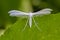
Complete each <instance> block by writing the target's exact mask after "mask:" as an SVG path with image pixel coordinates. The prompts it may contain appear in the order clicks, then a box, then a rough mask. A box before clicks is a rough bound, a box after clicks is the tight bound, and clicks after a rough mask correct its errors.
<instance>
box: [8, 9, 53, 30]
mask: <svg viewBox="0 0 60 40" xmlns="http://www.w3.org/2000/svg"><path fill="white" fill-rule="evenodd" d="M51 11H53V10H52V9H50V8H46V9H43V10H40V11H38V12H35V13H32V12H30V13H26V12H22V11H18V10H11V11H9V12H8V13H10V16H16V17H18V16H28V21H29V26H30V28H31V27H32V19H33V21H34V23H35V26H36V27H37V28H38V29H39V27H38V25H37V23H36V22H35V20H34V18H33V16H36V15H47V14H50V13H51ZM28 21H27V22H26V25H25V27H24V30H25V28H26V26H27V23H28ZM39 30H40V29H39Z"/></svg>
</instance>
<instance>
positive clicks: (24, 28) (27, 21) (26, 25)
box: [22, 19, 28, 31]
mask: <svg viewBox="0 0 60 40" xmlns="http://www.w3.org/2000/svg"><path fill="white" fill-rule="evenodd" d="M27 24H28V19H27V22H26V24H25V27H24V28H23V30H22V31H24V30H25V28H26V27H27Z"/></svg>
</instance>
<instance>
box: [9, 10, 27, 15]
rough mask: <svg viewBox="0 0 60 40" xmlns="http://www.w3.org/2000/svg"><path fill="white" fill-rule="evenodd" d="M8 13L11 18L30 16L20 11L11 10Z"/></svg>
mask: <svg viewBox="0 0 60 40" xmlns="http://www.w3.org/2000/svg"><path fill="white" fill-rule="evenodd" d="M8 13H9V14H10V16H26V15H28V13H25V12H21V11H18V10H11V11H9V12H8Z"/></svg>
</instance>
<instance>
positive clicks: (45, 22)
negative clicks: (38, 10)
mask: <svg viewBox="0 0 60 40" xmlns="http://www.w3.org/2000/svg"><path fill="white" fill-rule="evenodd" d="M34 18H35V21H36V22H37V23H38V27H39V28H40V29H41V30H42V31H39V30H38V29H37V28H36V27H35V24H34V23H33V25H32V27H31V28H30V27H29V25H27V27H26V29H25V30H24V31H22V30H23V28H24V26H25V24H26V20H27V19H26V18H24V19H19V20H18V21H17V22H16V23H15V24H14V25H12V26H11V27H10V28H9V29H7V30H6V32H5V33H4V35H2V36H1V37H0V40H60V14H51V15H45V16H42V17H40V16H37V17H34Z"/></svg>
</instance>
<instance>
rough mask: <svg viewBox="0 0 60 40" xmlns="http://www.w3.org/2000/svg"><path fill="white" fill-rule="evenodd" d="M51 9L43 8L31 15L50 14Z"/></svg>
mask: <svg viewBox="0 0 60 40" xmlns="http://www.w3.org/2000/svg"><path fill="white" fill-rule="evenodd" d="M51 11H53V10H52V9H49V8H46V9H43V10H40V11H38V12H35V13H33V15H44V14H50V13H51Z"/></svg>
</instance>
